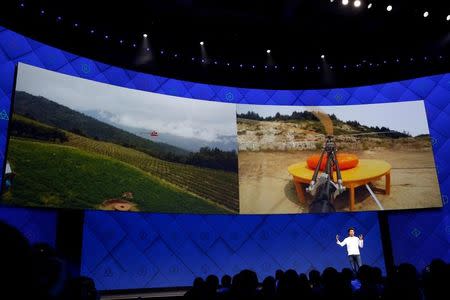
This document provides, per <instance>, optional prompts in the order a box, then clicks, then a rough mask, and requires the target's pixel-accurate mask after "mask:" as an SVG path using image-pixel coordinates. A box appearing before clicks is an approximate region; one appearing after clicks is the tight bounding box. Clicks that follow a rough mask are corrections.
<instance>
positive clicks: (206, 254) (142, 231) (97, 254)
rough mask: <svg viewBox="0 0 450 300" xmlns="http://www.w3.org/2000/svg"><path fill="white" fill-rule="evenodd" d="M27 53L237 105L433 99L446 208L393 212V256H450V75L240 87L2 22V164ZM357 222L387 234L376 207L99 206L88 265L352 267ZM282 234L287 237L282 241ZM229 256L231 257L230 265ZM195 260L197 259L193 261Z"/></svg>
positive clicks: (38, 62)
mask: <svg viewBox="0 0 450 300" xmlns="http://www.w3.org/2000/svg"><path fill="white" fill-rule="evenodd" d="M19 61H20V62H25V63H28V64H31V65H34V66H38V67H42V68H46V69H49V70H54V71H58V72H61V73H65V74H69V75H74V76H79V77H82V78H87V79H92V80H96V81H100V82H105V83H110V84H114V85H118V86H124V87H129V88H134V89H139V90H145V91H150V92H156V93H161V94H169V95H175V96H181V97H188V98H194V99H203V100H211V101H223V102H230V103H252V104H267V105H269V104H270V105H344V104H345V105H350V104H362V103H380V102H396V101H410V100H418V99H424V100H425V105H426V110H427V117H428V122H429V125H430V133H431V136H432V143H433V150H434V154H435V161H436V164H437V170H438V178H439V182H440V186H441V193H442V195H443V202H444V208H443V209H440V210H433V211H413V212H398V213H389V214H388V215H389V223H390V227H391V232H392V243H393V248H394V249H393V250H394V251H393V252H394V253H393V254H394V259H395V262H396V263H400V262H403V261H410V262H413V263H415V264H416V265H417V266H418V267H423V266H424V265H425V264H426V263H428V262H429V260H430V259H431V258H434V257H441V258H443V259H446V260H450V254H449V250H448V249H449V236H450V224H449V220H448V212H449V205H448V195H449V194H450V193H449V192H450V156H449V153H450V74H441V75H436V76H430V77H423V78H417V79H412V80H404V81H400V82H392V83H386V84H378V85H372V86H364V87H352V88H346V89H323V90H293V91H287V90H261V89H244V88H234V87H225V86H215V85H207V84H199V83H192V82H186V81H180V80H174V79H170V78H163V77H159V76H154V75H149V74H143V73H138V72H134V71H129V70H124V69H121V68H117V67H114V66H110V65H106V64H102V63H99V62H96V61H93V60H90V59H86V58H83V57H79V56H76V55H73V54H70V53H67V52H65V51H61V50H59V49H55V48H52V47H49V46H47V45H44V44H42V43H39V42H37V41H34V40H32V39H29V38H26V37H24V36H22V35H20V34H17V33H15V32H12V31H10V30H7V29H5V28H2V27H0V149H1V151H0V163H3V160H4V154H5V153H4V149H5V143H6V134H7V132H6V128H7V121H8V113H7V112H8V111H9V108H10V97H11V92H12V88H13V80H14V67H15V64H16V63H17V62H19ZM26 211H33V212H34V211H35V210H26ZM41 220H44V218H41ZM39 222H40V221H39ZM43 222H44V221H43ZM352 222H353V223H355V224H357V225H356V226H360V227H361V228H362V229H363V230H364V231H366V232H364V233H367V232H370V235H369V236H372V237H374V236H376V235H377V234H378V230H379V229H378V224H377V220H376V214H371V213H354V214H337V215H333V216H326V217H323V216H322V217H321V216H310V215H301V216H292V215H291V216H189V215H159V214H143V215H140V214H139V215H137V214H127V213H106V212H94V211H89V212H87V213H86V218H85V226H84V228H85V233H84V242H83V266H82V271H83V273H84V274H87V275H90V276H92V277H94V279H95V280H96V282H97V284H98V286H99V287H100V288H102V289H114V288H115V289H117V288H137V287H157V286H168V285H185V284H189V283H190V282H191V281H192V279H193V275H204V274H206V273H209V272H215V271H217V273H219V274H220V273H222V272H232V271H233V270H235V269H232V268H233V262H236V264H239V266H241V267H245V266H249V267H252V268H254V269H256V270H259V271H260V272H261V275H262V274H267V272H270V270H272V269H273V268H276V267H279V266H280V267H283V268H286V267H289V266H291V267H296V268H297V267H300V269H301V271H306V270H307V269H308V268H310V267H313V266H314V267H317V268H319V269H321V268H322V267H323V266H325V265H327V264H332V265H335V266H336V267H342V266H346V265H347V264H346V262H345V255H343V252H342V249H336V248H335V247H334V246H335V244H334V243H333V242H332V241H333V240H334V235H335V231H336V228H339V229H340V230H343V229H342V228H344V227H345V226H348V225H349V224H353V223H352ZM308 224H309V225H308ZM37 226H41V225H40V224H39V225H37ZM42 226H45V225H42ZM137 228H139V229H138V230H137ZM204 228H207V230H206V231H205V230H204ZM163 229H164V230H163ZM167 232H170V233H167ZM292 232H293V233H292ZM344 234H345V232H341V235H344ZM105 236H106V237H108V238H105ZM295 236H296V237H295ZM143 237H144V238H143ZM280 237H284V238H285V240H282V241H280ZM294 237H295V238H294ZM299 237H302V238H303V239H301V238H299ZM142 238H143V239H142ZM264 241H266V242H264ZM369 244H371V247H373V248H370V249H369V248H366V249H365V251H367V253H366V252H365V253H364V255H365V256H366V257H365V262H367V263H373V264H375V265H378V266H380V267H381V266H383V262H382V258H381V257H380V255H381V246H380V242H379V239H374V240H372V241H371V242H370V243H369ZM277 245H281V246H282V248H283V249H285V250H284V251H289V253H287V252H284V254H285V256H283V257H286V260H285V261H279V259H280V258H279V257H278V258H276V255H275V257H272V256H274V254H273V253H275V254H277V253H281V252H279V251H280V249H273V247H276V246H277ZM318 245H319V246H318ZM309 247H311V248H309ZM298 249H300V250H298ZM214 251H216V252H214ZM271 251H275V252H271ZM307 253H309V254H307ZM311 254H314V257H310V258H309V259H308V258H307V255H311ZM224 257H227V258H228V262H231V263H225V260H224ZM280 257H282V256H280ZM162 258H164V259H162ZM258 258H260V260H259V261H257V260H258ZM330 258H332V259H331V261H330ZM165 261H167V264H165V263H164V262H165ZM199 261H202V263H200V262H199ZM203 261H204V263H203ZM142 262H145V264H143V263H142ZM193 262H196V264H194V265H192V264H193ZM143 265H147V267H146V268H143V267H142V266H143ZM177 266H178V267H177ZM230 268H231V269H230ZM300 269H299V270H300ZM142 274H144V275H145V276H142ZM174 274H176V275H174ZM125 278H129V279H128V281H123V280H124V279H125ZM171 281H173V282H171Z"/></svg>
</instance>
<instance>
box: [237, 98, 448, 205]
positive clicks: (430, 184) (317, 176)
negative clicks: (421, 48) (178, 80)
mask: <svg viewBox="0 0 450 300" xmlns="http://www.w3.org/2000/svg"><path fill="white" fill-rule="evenodd" d="M237 130H238V150H239V151H238V158H239V195H240V197H239V198H240V213H241V214H279V213H280V214H282V213H328V212H343V211H374V210H399V209H419V208H431V207H442V200H441V195H440V189H439V183H438V179H437V173H436V167H435V162H434V157H433V151H432V139H431V138H430V133H429V128H428V122H427V117H426V111H425V106H424V102H423V101H406V102H397V103H383V104H370V105H348V106H320V107H310V106H308V107H301V106H269V105H238V107H237Z"/></svg>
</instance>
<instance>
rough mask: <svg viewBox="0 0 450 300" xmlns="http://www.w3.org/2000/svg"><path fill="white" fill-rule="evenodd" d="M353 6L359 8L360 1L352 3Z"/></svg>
mask: <svg viewBox="0 0 450 300" xmlns="http://www.w3.org/2000/svg"><path fill="white" fill-rule="evenodd" d="M353 6H355V7H360V6H361V1H359V0H356V1H355V2H353Z"/></svg>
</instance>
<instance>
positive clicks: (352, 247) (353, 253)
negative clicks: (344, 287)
mask: <svg viewBox="0 0 450 300" xmlns="http://www.w3.org/2000/svg"><path fill="white" fill-rule="evenodd" d="M336 243H337V244H338V245H339V246H341V247H344V246H345V245H347V253H348V259H349V261H350V266H351V268H352V270H353V273H355V274H356V273H357V272H358V270H359V267H361V265H362V262H361V255H360V253H359V248H362V247H363V246H364V240H363V236H362V234H360V235H359V238H357V237H356V236H355V229H354V228H353V227H350V228H349V229H348V237H346V238H345V239H344V240H343V241H342V242H341V241H339V235H336Z"/></svg>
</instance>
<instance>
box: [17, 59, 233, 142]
mask: <svg viewBox="0 0 450 300" xmlns="http://www.w3.org/2000/svg"><path fill="white" fill-rule="evenodd" d="M16 90H18V91H25V92H28V93H30V94H32V95H35V96H43V97H45V98H47V99H49V100H52V101H54V102H57V103H59V104H62V105H64V106H67V107H69V108H71V109H74V110H77V111H81V112H83V111H92V110H94V111H98V112H99V114H101V115H103V116H109V118H110V119H111V121H113V122H115V123H118V124H120V125H124V126H130V127H135V128H139V129H148V130H157V131H158V132H159V133H170V134H173V135H177V136H182V137H185V138H198V139H202V140H205V141H217V140H218V139H219V137H220V136H224V135H226V136H235V135H236V105H233V104H229V103H219V102H213V101H202V100H192V99H186V98H181V97H174V96H167V95H161V94H156V93H149V92H143V91H138V90H134V89H127V88H122V87H117V86H114V85H109V84H104V83H99V82H95V81H91V80H86V79H81V78H78V77H73V76H69V75H64V74H61V73H57V72H52V71H48V70H44V69H40V68H36V67H33V66H29V65H26V64H20V65H19V71H18V77H17V84H16Z"/></svg>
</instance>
